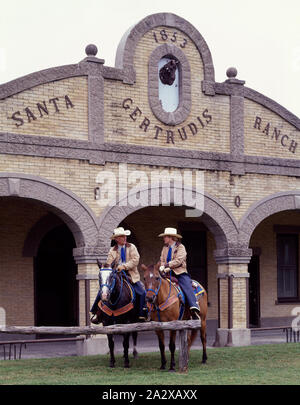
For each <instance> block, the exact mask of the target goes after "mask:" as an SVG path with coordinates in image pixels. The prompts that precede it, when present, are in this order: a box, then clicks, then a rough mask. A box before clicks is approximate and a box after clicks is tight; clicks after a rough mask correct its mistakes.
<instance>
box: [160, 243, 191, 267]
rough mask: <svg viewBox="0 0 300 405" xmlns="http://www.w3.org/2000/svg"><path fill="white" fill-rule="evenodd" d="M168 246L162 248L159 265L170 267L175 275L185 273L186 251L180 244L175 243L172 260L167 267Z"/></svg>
mask: <svg viewBox="0 0 300 405" xmlns="http://www.w3.org/2000/svg"><path fill="white" fill-rule="evenodd" d="M168 251H169V246H167V245H165V246H164V247H163V248H162V251H161V255H160V261H161V265H164V266H166V267H170V269H172V270H173V271H174V273H175V274H181V273H187V269H186V250H185V247H184V245H183V244H182V243H181V242H176V245H175V247H174V248H173V249H172V258H171V261H169V264H168V265H167V256H168Z"/></svg>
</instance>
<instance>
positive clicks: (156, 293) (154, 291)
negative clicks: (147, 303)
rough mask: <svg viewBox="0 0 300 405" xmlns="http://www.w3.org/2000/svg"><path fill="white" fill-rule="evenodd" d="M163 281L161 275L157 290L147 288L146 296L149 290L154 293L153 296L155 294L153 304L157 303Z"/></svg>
mask: <svg viewBox="0 0 300 405" xmlns="http://www.w3.org/2000/svg"><path fill="white" fill-rule="evenodd" d="M161 281H162V278H161V276H160V277H159V285H158V287H157V289H156V290H154V289H153V288H146V296H147V294H148V292H151V293H152V297H153V296H155V298H154V300H153V304H154V303H155V301H156V299H157V296H158V293H159V290H160V287H161Z"/></svg>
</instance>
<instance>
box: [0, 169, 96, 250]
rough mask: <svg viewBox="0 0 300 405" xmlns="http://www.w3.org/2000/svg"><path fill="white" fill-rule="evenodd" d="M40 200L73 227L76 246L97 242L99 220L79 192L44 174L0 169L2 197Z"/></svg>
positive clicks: (0, 193)
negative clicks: (1, 171) (72, 190)
mask: <svg viewBox="0 0 300 405" xmlns="http://www.w3.org/2000/svg"><path fill="white" fill-rule="evenodd" d="M10 196H14V197H20V198H25V199H29V200H35V201H38V202H39V203H41V204H44V205H45V206H46V207H47V208H48V209H49V210H50V211H52V212H53V213H54V214H56V215H57V216H58V217H59V218H60V219H61V220H62V221H63V222H64V223H65V224H66V225H67V226H68V227H69V228H70V230H71V232H72V233H73V236H74V239H75V241H76V246H77V247H84V246H94V245H95V244H96V242H97V235H98V229H97V220H96V217H95V215H94V214H93V212H92V210H91V209H90V208H89V207H88V205H87V204H86V203H85V202H84V201H82V200H81V199H80V198H79V197H78V196H77V195H76V194H74V193H73V192H71V191H70V190H67V189H65V188H64V187H62V186H60V185H58V184H56V183H54V182H52V181H50V180H48V179H45V178H43V177H39V176H33V175H27V174H23V173H0V197H10Z"/></svg>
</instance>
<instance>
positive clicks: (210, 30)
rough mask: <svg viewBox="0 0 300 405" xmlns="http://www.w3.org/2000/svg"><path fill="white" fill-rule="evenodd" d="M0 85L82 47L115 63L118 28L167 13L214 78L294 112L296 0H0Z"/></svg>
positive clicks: (299, 61) (299, 40) (70, 58)
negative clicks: (201, 42)
mask: <svg viewBox="0 0 300 405" xmlns="http://www.w3.org/2000/svg"><path fill="white" fill-rule="evenodd" d="M0 7H1V8H0V10H1V11H0V83H5V82H7V81H10V80H13V79H16V78H18V77H20V76H23V75H25V74H28V73H31V72H35V71H38V70H41V69H45V68H48V67H52V66H59V65H64V64H71V63H77V62H79V61H80V60H81V59H83V58H84V57H85V52H84V49H85V46H86V45H87V44H89V43H94V44H96V45H97V47H98V49H99V52H98V55H97V56H98V57H100V58H103V59H105V64H106V65H108V66H114V59H115V53H116V49H117V46H118V43H119V40H120V39H121V37H122V35H123V33H124V32H125V31H126V30H127V29H128V28H129V27H130V26H132V25H134V24H135V23H137V22H138V21H140V20H141V19H142V18H144V17H145V16H147V15H149V14H153V13H157V12H172V13H175V14H178V15H180V16H181V17H183V18H185V19H186V20H188V21H189V22H190V23H192V24H193V25H194V26H195V27H196V28H197V29H198V30H199V31H200V33H201V35H202V36H203V37H204V39H205V40H206V42H207V44H208V46H209V48H210V50H211V53H212V57H213V61H214V66H215V73H216V81H219V82H222V81H224V80H225V79H226V69H227V68H228V67H229V66H235V67H236V68H237V69H238V78H239V79H243V80H246V86H248V87H251V88H253V89H255V90H257V91H259V92H261V93H263V94H265V95H266V96H268V97H271V98H273V99H274V100H275V101H277V102H278V103H280V104H282V105H283V106H284V107H286V108H287V109H288V110H290V111H291V112H292V113H294V114H295V115H297V116H298V117H300V102H299V94H300V0H47V1H41V0H0Z"/></svg>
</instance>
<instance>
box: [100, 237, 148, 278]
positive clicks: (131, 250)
mask: <svg viewBox="0 0 300 405" xmlns="http://www.w3.org/2000/svg"><path fill="white" fill-rule="evenodd" d="M119 260H120V253H119V250H118V245H115V246H113V247H112V248H110V250H109V252H108V256H107V261H106V263H107V264H108V265H111V264H113V262H115V265H114V266H115V267H118V264H119ZM139 260H140V255H139V252H138V250H137V248H136V246H135V245H134V244H133V243H126V263H124V266H125V268H126V270H128V273H129V275H130V276H131V279H132V282H133V283H136V282H137V281H139V280H140V279H141V278H140V273H139V271H138V268H137V265H138V264H139Z"/></svg>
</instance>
